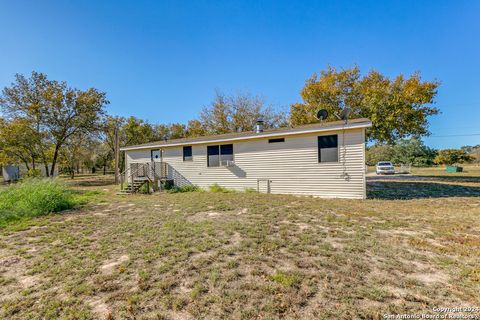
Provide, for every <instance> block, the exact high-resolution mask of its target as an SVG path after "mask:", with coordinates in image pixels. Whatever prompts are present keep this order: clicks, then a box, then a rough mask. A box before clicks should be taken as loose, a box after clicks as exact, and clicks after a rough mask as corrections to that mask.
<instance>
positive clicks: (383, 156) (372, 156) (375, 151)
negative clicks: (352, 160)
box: [365, 144, 394, 166]
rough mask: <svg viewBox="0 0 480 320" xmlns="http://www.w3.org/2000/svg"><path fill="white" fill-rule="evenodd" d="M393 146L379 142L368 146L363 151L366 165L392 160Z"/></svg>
mask: <svg viewBox="0 0 480 320" xmlns="http://www.w3.org/2000/svg"><path fill="white" fill-rule="evenodd" d="M393 153H394V151H393V147H392V146H391V145H388V144H380V145H374V146H371V147H368V148H367V150H366V151H365V161H366V163H367V165H369V166H374V165H376V164H377V163H378V162H380V161H392V158H393Z"/></svg>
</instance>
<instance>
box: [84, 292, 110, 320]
mask: <svg viewBox="0 0 480 320" xmlns="http://www.w3.org/2000/svg"><path fill="white" fill-rule="evenodd" d="M87 304H88V305H89V306H90V308H92V311H93V313H94V314H95V315H96V319H107V318H108V315H109V314H110V310H109V309H108V306H107V304H106V303H105V302H103V300H102V299H101V298H100V297H93V298H92V299H90V300H87Z"/></svg>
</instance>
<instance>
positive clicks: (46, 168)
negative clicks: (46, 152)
mask: <svg viewBox="0 0 480 320" xmlns="http://www.w3.org/2000/svg"><path fill="white" fill-rule="evenodd" d="M43 165H44V166H45V175H46V176H47V178H48V177H49V176H50V174H49V173H48V163H44V164H43Z"/></svg>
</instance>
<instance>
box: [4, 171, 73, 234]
mask: <svg viewBox="0 0 480 320" xmlns="http://www.w3.org/2000/svg"><path fill="white" fill-rule="evenodd" d="M74 205H75V201H74V199H73V194H72V192H71V191H70V190H68V189H67V188H66V187H65V186H64V185H63V184H62V183H60V182H59V181H58V180H55V179H28V180H25V181H23V182H21V183H18V184H15V185H11V186H9V187H7V188H5V189H4V190H2V191H0V226H1V225H6V224H8V223H10V222H13V221H16V220H20V219H23V218H29V217H36V216H41V215H45V214H48V213H52V212H59V211H62V210H65V209H69V208H72V207H73V206H74Z"/></svg>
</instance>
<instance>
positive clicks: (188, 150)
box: [183, 146, 193, 161]
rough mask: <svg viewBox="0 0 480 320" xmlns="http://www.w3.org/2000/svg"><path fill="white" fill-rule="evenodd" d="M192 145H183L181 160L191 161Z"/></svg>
mask: <svg viewBox="0 0 480 320" xmlns="http://www.w3.org/2000/svg"><path fill="white" fill-rule="evenodd" d="M192 160H193V157H192V146H186V147H183V161H192Z"/></svg>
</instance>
